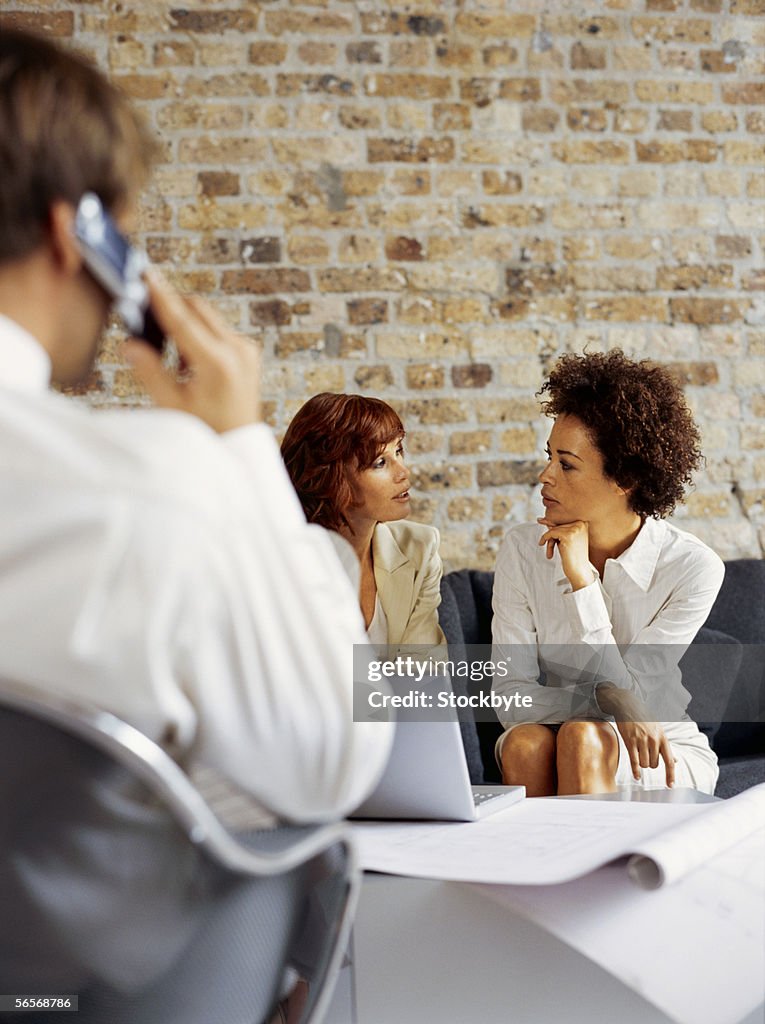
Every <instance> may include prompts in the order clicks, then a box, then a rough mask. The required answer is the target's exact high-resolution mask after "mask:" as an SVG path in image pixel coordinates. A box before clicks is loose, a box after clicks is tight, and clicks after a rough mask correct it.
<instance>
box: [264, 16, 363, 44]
mask: <svg viewBox="0 0 765 1024" xmlns="http://www.w3.org/2000/svg"><path fill="white" fill-rule="evenodd" d="M352 30H353V21H352V19H351V17H350V15H346V14H338V13H335V12H332V11H320V12H313V11H301V10H289V9H287V10H278V11H267V12H266V15H265V31H266V32H268V33H271V34H273V35H275V36H280V35H283V34H286V33H289V34H300V35H306V36H308V37H309V38H310V37H311V36H314V35H320V34H321V35H323V34H329V35H349V34H350V33H351V32H352Z"/></svg>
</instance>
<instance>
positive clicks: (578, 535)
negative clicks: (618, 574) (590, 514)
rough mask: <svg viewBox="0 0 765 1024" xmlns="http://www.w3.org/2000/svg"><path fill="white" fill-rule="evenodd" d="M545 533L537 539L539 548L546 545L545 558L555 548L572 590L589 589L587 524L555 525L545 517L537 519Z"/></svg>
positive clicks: (580, 521)
mask: <svg viewBox="0 0 765 1024" xmlns="http://www.w3.org/2000/svg"><path fill="white" fill-rule="evenodd" d="M537 522H538V523H540V524H541V525H542V526H546V527H548V529H547V532H546V533H543V534H542V536H541V537H540V538H539V546H540V547H541V546H542V545H543V544H546V545H547V557H548V558H552V556H553V553H554V552H555V548H556V547H557V548H558V551H559V552H560V560H561V565H562V566H563V571H564V572H565V574H566V577H567V578H568V581H569V583H570V584H571V586H572V588H573V589H574V590H582V589H583V588H584V587H589V585H590V584H591V583H592V581H593V579H594V577H593V574H592V568H591V567H590V532H589V528H588V526H587V523H585V522H583V521H582V520H577V521H576V522H574V523H562V524H560V523H559V524H556V523H554V522H553V521H552V520H551V519H548V518H547V517H546V516H542V517H541V518H540V519H537Z"/></svg>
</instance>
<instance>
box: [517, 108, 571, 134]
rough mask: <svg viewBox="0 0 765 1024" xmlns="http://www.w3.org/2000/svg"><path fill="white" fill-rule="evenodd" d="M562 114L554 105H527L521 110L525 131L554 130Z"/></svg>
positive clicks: (522, 125)
mask: <svg viewBox="0 0 765 1024" xmlns="http://www.w3.org/2000/svg"><path fill="white" fill-rule="evenodd" d="M560 116H561V115H560V111H558V110H555V109H554V108H552V107H537V106H530V105H527V106H524V107H523V108H522V111H521V127H522V128H523V130H524V131H525V132H554V131H555V130H556V128H557V127H558V124H559V122H560Z"/></svg>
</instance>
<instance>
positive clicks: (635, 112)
mask: <svg viewBox="0 0 765 1024" xmlns="http://www.w3.org/2000/svg"><path fill="white" fill-rule="evenodd" d="M647 127H648V111H647V110H641V109H640V108H639V107H627V108H622V109H621V110H617V111H616V114H615V116H614V131H617V132H625V133H627V134H638V133H640V132H644V131H645V130H646V128H647Z"/></svg>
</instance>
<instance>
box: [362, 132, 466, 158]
mask: <svg viewBox="0 0 765 1024" xmlns="http://www.w3.org/2000/svg"><path fill="white" fill-rule="evenodd" d="M367 159H368V160H369V162H370V163H392V162H400V163H428V161H430V160H433V161H435V162H436V163H444V162H448V161H449V160H452V159H454V140H453V139H451V138H450V137H449V136H441V137H439V138H423V139H419V140H415V139H369V140H368V142H367Z"/></svg>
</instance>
